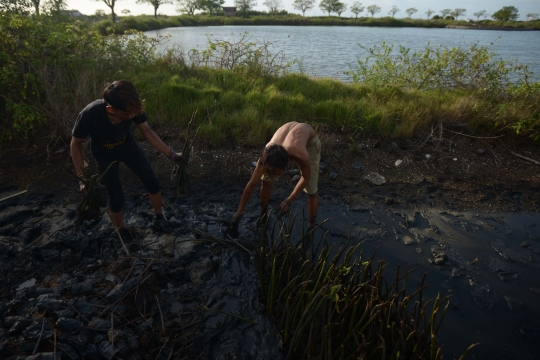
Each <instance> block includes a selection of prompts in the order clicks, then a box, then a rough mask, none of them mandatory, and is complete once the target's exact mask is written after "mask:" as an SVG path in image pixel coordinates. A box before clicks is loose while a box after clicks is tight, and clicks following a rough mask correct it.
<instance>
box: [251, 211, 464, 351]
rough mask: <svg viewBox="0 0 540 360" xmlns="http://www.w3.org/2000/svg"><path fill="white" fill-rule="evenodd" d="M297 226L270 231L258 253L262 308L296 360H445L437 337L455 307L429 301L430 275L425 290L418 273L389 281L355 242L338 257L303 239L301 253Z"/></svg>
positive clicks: (309, 238)
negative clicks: (416, 281) (414, 280)
mask: <svg viewBox="0 0 540 360" xmlns="http://www.w3.org/2000/svg"><path fill="white" fill-rule="evenodd" d="M293 223H294V219H293V220H292V221H290V222H289V223H288V224H284V223H283V222H281V225H277V224H278V222H276V224H274V226H273V228H272V229H268V225H269V223H268V222H266V224H263V226H262V227H261V234H260V246H259V250H258V257H259V259H258V272H259V277H260V286H261V301H262V302H263V303H264V305H265V307H266V311H267V312H268V313H269V314H270V315H271V316H273V317H274V318H275V319H276V322H277V327H278V329H279V331H280V334H281V336H282V339H283V343H284V345H285V347H286V351H287V352H288V356H289V358H294V359H300V358H302V359H312V358H316V359H353V358H354V359H357V358H362V359H442V355H441V346H440V345H439V344H438V343H437V337H436V335H437V332H438V330H439V329H440V327H441V325H442V322H443V320H444V316H445V314H446V310H447V309H448V304H449V302H448V298H447V297H440V296H437V298H435V299H425V298H424V297H423V290H424V289H425V287H426V286H425V285H424V281H425V278H426V275H427V274H424V276H423V278H422V281H421V284H420V285H419V286H411V285H410V284H409V283H408V275H409V274H410V273H411V272H412V271H414V270H415V268H413V269H409V268H407V269H405V271H403V272H402V271H400V269H399V268H398V270H397V271H396V274H395V277H394V278H392V279H387V278H386V277H385V276H384V275H383V273H384V272H385V271H384V269H385V267H386V265H387V263H386V262H385V261H383V260H378V261H376V260H375V254H374V255H373V256H372V257H371V258H364V257H363V255H362V253H361V251H360V250H361V245H362V244H361V243H359V244H356V245H352V244H351V243H352V239H349V241H348V242H347V244H346V245H345V246H342V247H340V248H339V249H336V248H335V246H334V245H330V244H329V243H328V241H327V238H326V236H323V238H322V239H320V244H322V245H323V247H322V249H321V250H320V251H317V249H313V246H314V245H315V244H316V243H318V242H314V241H313V231H309V232H308V231H303V232H302V234H303V235H301V241H300V242H299V244H298V245H295V244H293V243H292V241H291V239H292V237H293V236H294V235H293V232H294V233H296V232H297V231H296V229H293V226H292V225H291V224H293ZM267 230H268V231H267ZM267 233H269V234H270V235H269V237H268V235H267ZM358 254H360V255H358ZM473 346H474V345H472V346H471V347H470V348H469V349H467V350H466V351H465V353H464V354H463V355H462V357H461V358H464V357H465V355H466V354H467V352H468V351H469V350H470V349H472V347H473Z"/></svg>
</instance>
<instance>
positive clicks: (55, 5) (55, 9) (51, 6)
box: [32, 0, 67, 16]
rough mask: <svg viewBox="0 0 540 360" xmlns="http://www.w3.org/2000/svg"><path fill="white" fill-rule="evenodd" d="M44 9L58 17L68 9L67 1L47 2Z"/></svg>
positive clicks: (49, 0) (51, 0) (47, 0)
mask: <svg viewBox="0 0 540 360" xmlns="http://www.w3.org/2000/svg"><path fill="white" fill-rule="evenodd" d="M32 1H34V0H32ZM43 8H44V10H45V12H46V13H48V14H50V15H53V16H58V15H60V14H61V13H62V11H64V10H66V9H67V3H66V0H46V1H45V4H44V6H43Z"/></svg>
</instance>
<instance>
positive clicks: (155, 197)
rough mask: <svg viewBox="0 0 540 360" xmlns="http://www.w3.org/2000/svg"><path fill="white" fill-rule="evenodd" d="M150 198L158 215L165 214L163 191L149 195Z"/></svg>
mask: <svg viewBox="0 0 540 360" xmlns="http://www.w3.org/2000/svg"><path fill="white" fill-rule="evenodd" d="M148 197H149V198H150V204H152V207H153V208H154V211H155V212H156V214H161V213H162V212H163V204H162V202H161V191H158V192H157V193H156V194H150V193H149V194H148Z"/></svg>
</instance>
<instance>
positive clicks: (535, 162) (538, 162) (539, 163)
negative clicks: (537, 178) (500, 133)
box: [508, 150, 540, 166]
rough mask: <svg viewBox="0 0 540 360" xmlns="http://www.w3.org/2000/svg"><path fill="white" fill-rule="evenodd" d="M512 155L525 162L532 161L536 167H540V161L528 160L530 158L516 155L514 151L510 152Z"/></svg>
mask: <svg viewBox="0 0 540 360" xmlns="http://www.w3.org/2000/svg"><path fill="white" fill-rule="evenodd" d="M508 151H510V150H508ZM510 154H513V155H515V156H517V157H518V158H522V159H524V160H527V161H530V162H532V163H533V164H536V165H539V166H540V161H536V160H533V159H531V158H528V157H526V156H523V155H519V154H516V153H515V152H513V151H510Z"/></svg>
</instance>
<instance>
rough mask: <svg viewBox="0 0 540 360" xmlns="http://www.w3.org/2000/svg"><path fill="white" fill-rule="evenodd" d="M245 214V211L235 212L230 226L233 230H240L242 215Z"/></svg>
mask: <svg viewBox="0 0 540 360" xmlns="http://www.w3.org/2000/svg"><path fill="white" fill-rule="evenodd" d="M243 216H244V213H243V212H242V213H240V214H238V213H236V214H234V216H233V218H232V220H231V225H230V228H231V229H233V230H238V225H239V224H240V220H242V217H243Z"/></svg>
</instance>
